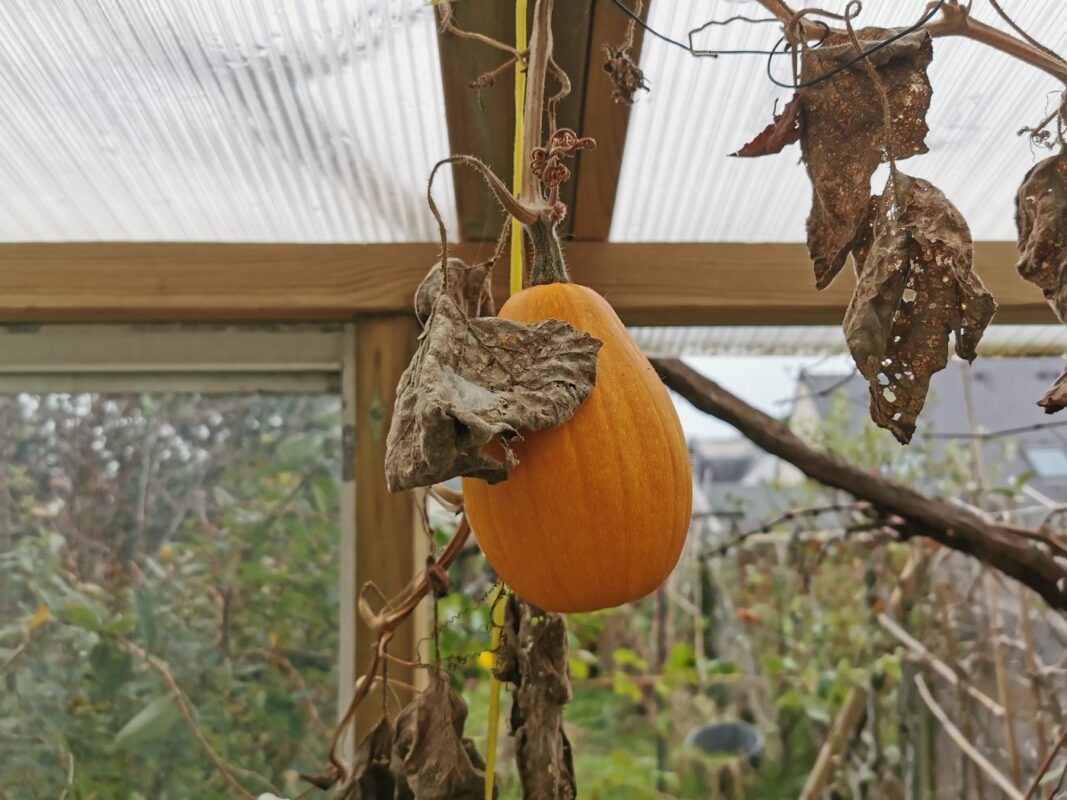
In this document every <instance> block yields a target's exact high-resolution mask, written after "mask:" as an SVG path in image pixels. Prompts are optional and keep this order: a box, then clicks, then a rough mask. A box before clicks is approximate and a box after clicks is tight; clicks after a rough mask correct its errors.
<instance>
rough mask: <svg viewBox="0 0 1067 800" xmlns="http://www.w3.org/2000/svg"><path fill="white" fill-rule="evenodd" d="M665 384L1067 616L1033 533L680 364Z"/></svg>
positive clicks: (666, 367)
mask: <svg viewBox="0 0 1067 800" xmlns="http://www.w3.org/2000/svg"><path fill="white" fill-rule="evenodd" d="M653 365H654V366H655V368H656V370H657V371H658V372H659V373H660V376H661V377H662V378H663V381H664V383H666V384H667V386H668V387H670V388H671V389H673V390H674V391H676V392H678V393H679V394H680V395H682V397H684V398H686V399H687V400H688V401H689V402H690V403H692V404H693V405H694V406H696V407H697V408H699V409H700V410H701V411H704V412H706V413H708V414H711V415H713V416H715V417H718V418H719V419H721V420H723V421H724V422H727V423H729V424H730V425H733V426H734V427H735V428H737V429H738V430H739V431H741V433H742V434H744V435H745V436H746V437H747V438H748V439H750V440H751V441H752V442H753V443H755V444H756V445H758V446H759V447H762V448H763V449H764V450H766V451H767V452H768V453H771V454H773V455H776V456H778V457H779V458H782V459H784V460H785V461H788V462H789V463H790V464H793V465H794V466H795V467H797V468H798V469H799V470H800V471H801V472H803V473H804V474H805V475H807V476H808V477H809V478H812V479H814V480H816V481H818V482H820V483H822V484H825V485H826V486H830V487H833V488H836V489H843V490H844V491H846V492H848V493H849V494H851V495H852V496H853V497H855V498H856V499H858V500H866V501H867V502H869V503H870V504H871V505H872V506H874V507H875V508H876V509H879V510H881V511H882V512H884V513H885V514H887V515H888V514H894V515H896V516H898V517H900V518H901V519H903V520H905V521H906V522H907V523H908V527H907V528H906V529H904V530H903V531H902V535H905V536H907V535H910V534H912V533H915V534H920V535H923V536H927V537H929V538H930V539H933V540H934V541H937V542H939V543H941V544H942V545H944V546H945V547H948V548H951V549H953V550H958V551H959V552H961V553H966V554H967V555H970V556H973V557H975V558H977V559H978V560H979V561H981V562H983V563H984V564H987V565H989V566H990V567H993V568H994V569H997V570H999V571H1000V572H1003V573H1004V574H1005V575H1008V576H1010V577H1012V578H1015V579H1016V580H1018V581H1020V582H1021V583H1023V584H1025V585H1026V586H1029V587H1030V588H1031V589H1033V590H1034V591H1035V592H1037V593H1038V594H1039V595H1041V596H1042V597H1043V598H1044V599H1045V600H1046V602H1048V604H1049V605H1050V606H1052V607H1053V608H1057V609H1060V610H1067V567H1065V566H1064V565H1063V564H1062V563H1060V562H1058V561H1056V560H1055V559H1053V558H1050V557H1049V554H1048V553H1046V552H1043V551H1042V550H1041V549H1039V548H1038V547H1036V546H1034V545H1032V544H1030V542H1029V541H1028V540H1027V539H1026V535H1027V534H1028V533H1029V532H1028V531H1026V530H1025V529H1022V528H1015V527H1014V526H1010V525H1004V524H1000V523H995V522H992V521H986V520H983V519H981V518H979V517H977V516H975V515H974V514H972V513H970V512H969V511H967V510H966V509H963V508H959V507H957V506H954V505H952V504H950V503H947V502H945V501H943V500H938V499H936V498H931V497H927V496H926V495H924V494H922V493H921V492H917V491H915V490H914V489H911V488H909V487H907V486H904V485H903V484H900V483H897V482H896V481H893V480H890V479H888V478H884V477H881V476H879V475H874V474H872V473H870V472H867V471H865V470H862V469H860V468H858V467H856V466H854V465H852V464H849V463H848V462H846V461H843V460H841V459H839V458H835V457H834V456H831V455H827V454H825V453H821V452H819V451H818V450H815V449H814V448H812V447H811V446H809V445H808V444H806V443H805V442H804V441H802V440H801V439H800V438H799V437H798V436H796V434H794V433H793V432H792V431H790V430H789V428H788V427H787V426H786V425H785V424H784V423H782V422H781V421H779V420H776V419H774V418H773V417H770V416H768V415H767V414H764V413H763V412H762V411H759V410H757V409H755V408H753V407H752V406H750V405H748V403H746V402H744V401H743V400H741V399H739V398H738V397H735V396H734V395H732V394H730V393H729V392H728V391H726V390H725V389H723V388H722V387H721V386H719V385H718V384H717V383H715V382H714V381H711V380H709V379H707V378H705V377H704V376H702V375H701V374H700V373H698V372H696V371H695V370H693V369H691V368H690V367H688V366H686V365H685V364H684V363H683V362H681V361H679V360H677V359H655V360H654V361H653Z"/></svg>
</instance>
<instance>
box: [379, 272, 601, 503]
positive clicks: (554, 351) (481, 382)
mask: <svg viewBox="0 0 1067 800" xmlns="http://www.w3.org/2000/svg"><path fill="white" fill-rule="evenodd" d="M599 350H600V341H599V340H597V339H595V338H593V337H592V336H590V335H589V334H587V333H582V332H581V331H578V330H576V329H575V328H574V327H572V326H571V325H569V324H567V323H566V322H562V321H561V320H557V319H548V320H544V321H543V322H539V323H537V324H535V325H524V324H521V323H518V322H512V321H510V320H505V319H500V318H498V317H483V318H479V319H468V318H467V317H466V316H465V315H464V314H463V311H462V310H461V309H460V307H459V306H458V305H457V303H456V301H455V299H453V298H452V297H451V296H449V295H448V294H446V293H444V292H441V293H440V294H438V296H437V299H436V300H435V301H434V305H433V308H432V311H431V312H430V315H429V319H428V320H427V323H426V328H425V330H424V331H423V333H422V338H421V341H420V343H419V349H418V351H417V352H416V353H415V356H414V357H413V358H412V360H411V363H410V364H409V365H408V368H407V369H406V370H405V371H404V374H403V375H401V377H400V383H399V385H398V386H397V396H396V403H395V405H394V408H393V420H392V423H391V425H390V428H389V436H388V439H387V440H386V454H385V475H386V481H387V483H388V485H389V491H391V492H397V491H401V490H403V489H411V488H413V487H415V486H429V485H431V484H434V483H439V482H440V481H444V480H447V479H449V478H452V477H454V476H456V475H465V476H470V477H476V478H482V479H483V480H486V481H489V482H490V483H498V482H499V481H502V480H504V479H506V478H507V475H508V465H507V464H505V463H503V462H501V461H498V460H497V459H496V458H493V457H492V456H490V455H489V454H487V453H486V452H484V448H485V445H486V444H488V443H489V442H491V441H494V440H496V441H499V442H500V443H501V444H502V445H503V446H504V450H505V454H506V455H507V457H508V458H509V459H510V458H511V457H512V456H511V455H510V451H508V450H507V442H508V440H509V439H511V438H512V437H514V436H516V435H519V434H520V432H526V431H537V430H542V429H544V428H554V427H557V426H559V425H562V424H563V423H564V422H566V421H567V420H568V419H570V418H571V417H572V416H573V415H574V412H575V411H577V410H578V407H579V406H581V404H582V403H583V402H585V399H586V398H587V397H588V396H589V393H590V392H592V391H593V387H594V385H595V384H596V360H597V353H598V351H599Z"/></svg>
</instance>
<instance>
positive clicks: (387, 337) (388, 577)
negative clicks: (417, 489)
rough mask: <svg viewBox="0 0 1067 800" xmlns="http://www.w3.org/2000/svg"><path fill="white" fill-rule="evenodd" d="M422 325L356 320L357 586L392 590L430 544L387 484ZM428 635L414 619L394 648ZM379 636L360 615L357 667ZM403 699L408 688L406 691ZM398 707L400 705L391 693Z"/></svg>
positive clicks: (363, 726)
mask: <svg viewBox="0 0 1067 800" xmlns="http://www.w3.org/2000/svg"><path fill="white" fill-rule="evenodd" d="M417 333H418V331H417V325H416V322H415V319H414V317H412V316H410V315H403V316H401V315H392V316H383V317H364V318H361V319H360V320H359V322H358V324H357V326H356V392H355V394H356V403H355V422H354V426H355V428H354V434H355V435H354V449H355V478H356V536H355V550H356V559H355V560H356V591H357V592H358V591H359V588H360V587H362V586H363V584H364V583H366V582H367V581H373V582H374V584H375V585H376V586H377V587H378V588H379V589H380V590H381V591H382V593H383V594H385V595H386V596H387V597H391V596H394V595H396V594H397V593H399V592H400V591H402V590H403V589H404V587H405V586H407V585H408V584H409V583H410V582H411V581H412V579H413V578H414V576H415V572H416V568H417V566H416V563H415V562H416V559H417V557H418V553H419V552H420V550H421V549H422V548H421V547H420V546H419V545H420V543H419V542H417V537H416V527H415V525H416V517H415V502H414V498H413V495H412V494H411V493H410V492H404V493H401V494H390V493H389V490H388V489H387V488H386V486H385V437H386V435H387V434H388V432H389V423H390V422H391V420H392V416H393V400H394V398H395V395H396V384H397V381H398V380H399V379H400V374H401V373H402V372H403V371H404V368H405V367H407V365H408V362H409V361H410V360H411V356H412V354H413V353H414V352H415V346H416V337H417ZM424 635H425V634H424V633H423V632H421V631H419V630H417V629H416V623H415V622H414V621H410V620H409V621H408V622H406V623H404V625H402V626H401V627H400V628H399V629H398V630H397V632H396V635H395V636H394V638H393V641H392V643H391V644H390V646H389V652H390V653H391V654H392V655H394V656H397V657H398V658H401V659H404V660H407V661H410V660H413V659H414V657H415V652H416V642H417V641H418V639H419V638H421V637H422V636H424ZM375 640H376V637H375V635H374V633H373V631H371V630H370V629H368V628H367V626H366V625H364V624H363V622H362V620H358V619H357V621H356V637H355V650H356V656H355V658H356V672H357V674H359V675H362V674H364V672H365V671H366V669H367V666H368V664H369V663H370V659H371V655H372V653H373V648H374V646H375ZM389 677H390V678H396V679H397V680H399V681H403V682H404V683H409V684H410V683H413V670H412V669H411V668H410V667H405V666H402V665H398V664H396V663H392V664H390V665H389ZM401 698H402V699H405V700H406V699H409V698H404V695H403V694H401ZM390 706H391V708H390V710H391V713H394V714H395V713H396V705H395V703H393V702H392V700H391V698H390ZM381 709H382V703H381V695H380V694H379V693H378V692H377V691H374V692H372V693H371V695H370V696H369V697H368V698H367V699H366V701H365V702H363V703H362V704H361V705H360V707H359V711H358V713H357V715H356V734H357V736H362V734H364V733H366V732H367V731H368V730H369V729H370V728H371V727H372V726H373V725H374V724H375V723H376V722H377V720H378V718H379V716H380V714H381Z"/></svg>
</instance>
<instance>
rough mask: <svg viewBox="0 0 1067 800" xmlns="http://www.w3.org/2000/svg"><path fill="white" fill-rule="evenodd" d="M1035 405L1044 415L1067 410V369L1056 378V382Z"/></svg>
mask: <svg viewBox="0 0 1067 800" xmlns="http://www.w3.org/2000/svg"><path fill="white" fill-rule="evenodd" d="M1037 404H1038V405H1039V406H1041V407H1042V408H1043V409H1045V413H1046V414H1055V413H1056V412H1057V411H1063V409H1065V408H1067V369H1064V371H1063V374H1062V375H1060V377H1058V378H1056V382H1055V383H1054V384H1052V386H1051V387H1050V388H1049V390H1048V391H1047V392H1045V394H1044V396H1043V397H1042V398H1041V399H1040V400H1038V401H1037Z"/></svg>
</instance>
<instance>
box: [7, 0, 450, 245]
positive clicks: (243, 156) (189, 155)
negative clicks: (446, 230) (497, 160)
mask: <svg viewBox="0 0 1067 800" xmlns="http://www.w3.org/2000/svg"><path fill="white" fill-rule="evenodd" d="M434 26H435V23H434V12H433V8H432V6H430V5H429V4H427V3H426V2H424V0H226V1H225V2H218V1H217V0H49V2H39V0H18V1H17V2H6V3H0V107H2V108H3V109H4V113H3V115H2V116H0V184H2V185H3V187H4V189H3V192H0V204H2V205H0V208H2V210H3V213H2V214H0V240H5V241H32V240H44V241H63V240H210V241H296V242H299V241H312V242H344V241H355V242H359V241H370V242H374V241H401V240H424V239H432V238H434V237H435V235H436V234H435V228H434V225H433V220H432V217H431V216H430V214H429V212H428V211H427V210H426V201H425V186H426V178H427V175H428V174H429V171H430V168H431V166H432V165H433V163H434V162H435V161H437V160H438V159H439V158H442V157H444V156H445V155H447V153H448V135H447V130H446V127H445V116H444V100H443V92H442V88H441V78H440V66H439V62H438V54H437V40H436V34H435V27H434ZM439 187H440V188H439V191H438V192H437V193H435V194H436V195H437V197H438V198H439V204H440V205H442V207H443V211H444V212H445V214H446V222H452V221H453V220H454V217H455V211H454V208H453V205H454V204H453V200H452V189H451V184H450V176H449V175H448V174H444V175H442V178H441V180H440V184H439ZM453 224H454V223H453Z"/></svg>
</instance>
